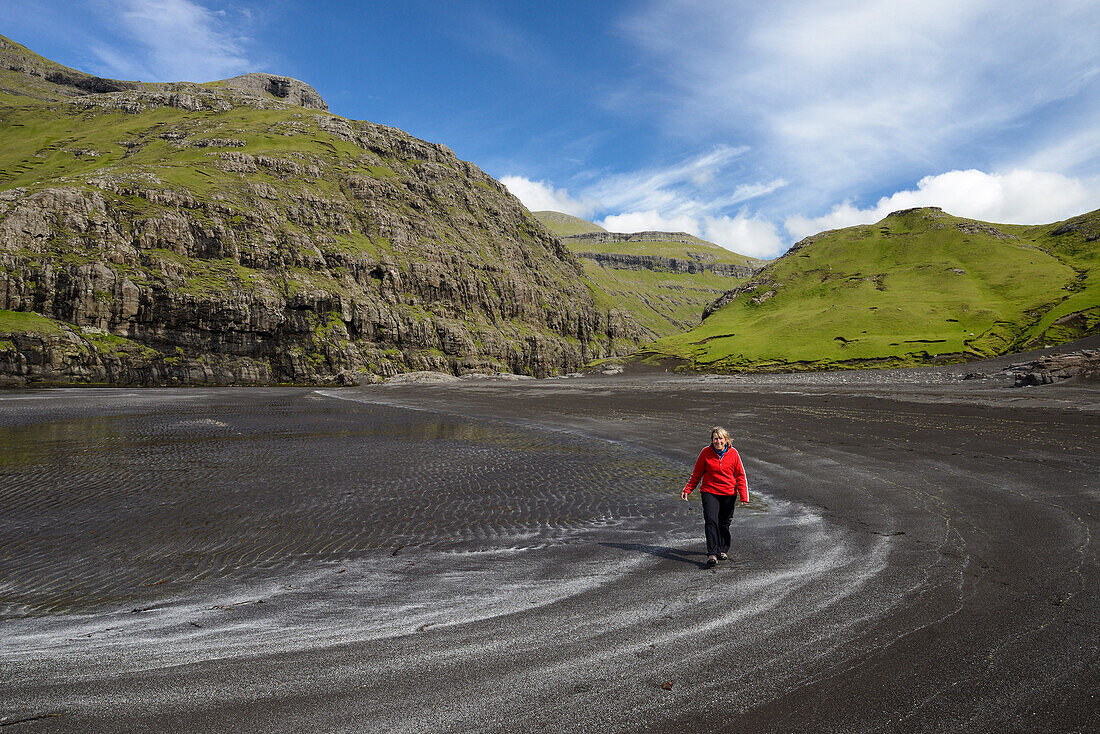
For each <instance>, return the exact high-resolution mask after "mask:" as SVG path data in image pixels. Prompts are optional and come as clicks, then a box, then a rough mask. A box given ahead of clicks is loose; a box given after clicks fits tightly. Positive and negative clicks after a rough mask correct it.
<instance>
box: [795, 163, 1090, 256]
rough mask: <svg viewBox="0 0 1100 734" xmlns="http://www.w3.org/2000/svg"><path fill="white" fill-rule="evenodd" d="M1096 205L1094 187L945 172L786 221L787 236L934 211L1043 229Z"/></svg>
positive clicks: (1063, 179) (1045, 174) (1046, 178)
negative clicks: (867, 200)
mask: <svg viewBox="0 0 1100 734" xmlns="http://www.w3.org/2000/svg"><path fill="white" fill-rule="evenodd" d="M1097 205H1100V181H1097V180H1094V181H1091V182H1086V181H1082V180H1080V179H1077V178H1071V177H1068V176H1063V175H1062V174H1059V173H1051V172H1049V171H1031V170H1025V169H1020V170H1014V171H1009V172H1007V173H1003V174H995V173H984V172H982V171H976V170H968V171H948V172H947V173H943V174H940V175H938V176H926V177H925V178H922V179H921V180H920V181H919V182H918V183H917V187H916V189H911V190H905V191H898V192H896V193H894V194H891V195H890V196H884V197H882V198H881V199H879V200H878V203H876V204H875V205H874V206H872V207H869V208H866V209H860V208H858V207H856V206H853V205H852V204H851V203H849V202H845V203H843V204H840V205H838V206H836V207H834V208H833V210H832V211H830V212H829V213H828V214H825V215H823V216H820V217H814V218H808V217H800V216H795V217H790V218H788V219H787V220H786V223H785V225H786V228H787V231H788V232H790V234H791V235H792V236H793V237H794V238H795V239H799V238H801V237H805V236H807V235H810V234H814V233H816V232H820V231H822V230H826V229H837V228H840V227H849V226H851V225H853V224H868V223H872V222H877V221H878V220H880V219H882V218H883V217H884V216H886V215H887V214H889V213H890V212H893V211H897V210H899V209H910V208H912V207H918V206H938V207H941V208H943V210H944V211H946V212H948V213H950V214H955V215H957V216H961V217H970V218H972V219H981V220H984V221H987V222H1002V223H1005V224H1045V223H1048V222H1056V221H1059V220H1061V219H1067V218H1069V217H1071V216H1074V215H1077V214H1081V213H1083V212H1086V211H1089V210H1090V209H1093V208H1095V207H1096V206H1097Z"/></svg>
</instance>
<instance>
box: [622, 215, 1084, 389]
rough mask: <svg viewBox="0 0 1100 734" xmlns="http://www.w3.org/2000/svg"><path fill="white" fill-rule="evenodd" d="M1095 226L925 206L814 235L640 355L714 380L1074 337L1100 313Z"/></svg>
mask: <svg viewBox="0 0 1100 734" xmlns="http://www.w3.org/2000/svg"><path fill="white" fill-rule="evenodd" d="M1098 219H1100V212H1093V213H1091V214H1087V215H1083V216H1082V217H1077V218H1075V219H1073V220H1068V221H1067V222H1063V223H1059V224H1055V225H1047V226H1043V227H1019V226H1009V225H990V224H987V223H984V222H977V221H974V220H969V219H963V218H960V217H954V216H951V215H949V214H945V213H944V212H942V211H940V210H939V209H936V208H923V209H914V210H907V211H903V212H895V213H894V214H891V215H890V216H888V217H886V218H885V219H883V220H882V221H880V222H878V223H877V224H874V225H870V226H856V227H849V228H846V229H841V230H833V231H829V232H823V233H821V234H818V235H814V236H813V237H809V238H807V239H805V240H803V241H802V242H800V243H798V244H797V245H795V246H794V247H792V248H791V250H790V251H789V252H788V253H787V254H786V255H784V256H783V257H781V258H779V259H778V260H776V261H774V262H773V263H771V264H770V265H769V266H768V267H766V268H765V269H764V270H763V271H761V272H760V273H759V274H758V275H757V276H755V277H754V278H752V279H751V280H750V281H748V282H747V283H745V284H743V285H741V286H740V287H738V288H736V289H734V290H733V291H731V292H729V293H727V294H726V295H725V296H723V297H722V298H721V299H719V301H717V302H716V303H715V304H713V306H712V307H711V308H710V309H708V315H707V317H706V318H705V320H704V321H703V323H702V324H701V325H700V326H698V327H696V328H694V329H692V330H691V331H689V332H686V333H683V334H678V335H674V336H670V337H666V338H663V339H660V340H658V341H656V342H654V343H653V344H650V345H647V346H646V347H645V348H644V349H643V351H642V353H641V354H642V355H644V356H646V357H649V358H654V357H675V358H679V359H682V360H685V361H686V362H688V363H690V364H691V365H692V366H693V367H695V368H697V369H707V370H715V371H733V370H740V369H757V370H761V369H763V370H767V369H792V368H795V369H798V368H805V369H827V368H830V367H840V366H872V365H876V366H877V365H899V366H900V365H913V364H922V363H927V362H929V361H933V360H936V361H946V360H953V361H960V360H965V359H976V358H981V357H988V356H993V355H997V354H1004V353H1006V352H1010V351H1015V350H1018V349H1021V348H1024V347H1027V346H1029V345H1032V344H1035V343H1037V342H1039V343H1041V342H1048V341H1049V342H1051V343H1054V342H1061V341H1065V340H1067V339H1071V338H1076V337H1077V336H1080V335H1083V334H1084V333H1089V332H1093V331H1095V330H1096V329H1097V322H1098V316H1100V314H1098V310H1097V296H1098V295H1100V288H1098V287H1097V283H1096V278H1097V277H1098V275H1100V273H1098V270H1097V267H1096V265H1097V249H1098V241H1097V239H1096V235H1097V228H1098ZM1090 238H1091V239H1090Z"/></svg>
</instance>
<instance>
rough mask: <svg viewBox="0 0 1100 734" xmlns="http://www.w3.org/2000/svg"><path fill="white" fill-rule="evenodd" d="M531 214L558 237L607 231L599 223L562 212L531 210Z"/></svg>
mask: <svg viewBox="0 0 1100 734" xmlns="http://www.w3.org/2000/svg"><path fill="white" fill-rule="evenodd" d="M531 214H532V215H533V216H534V217H535V219H537V220H539V222H541V223H542V226H544V227H546V228H547V229H548V230H550V232H551V233H553V234H555V235H557V236H558V237H565V236H567V235H571V234H585V233H588V232H606V231H607V230H606V229H604V228H603V227H601V226H600V225H598V224H595V223H593V222H589V221H588V220H587V219H581V218H580V217H574V216H573V215H571V214H565V213H564V212H554V211H541V212H531Z"/></svg>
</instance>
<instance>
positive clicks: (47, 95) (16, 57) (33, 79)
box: [0, 36, 328, 112]
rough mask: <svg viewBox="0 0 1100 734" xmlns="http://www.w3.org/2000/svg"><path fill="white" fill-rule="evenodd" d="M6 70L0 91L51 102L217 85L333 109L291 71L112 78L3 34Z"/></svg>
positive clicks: (0, 57) (0, 58) (1, 57)
mask: <svg viewBox="0 0 1100 734" xmlns="http://www.w3.org/2000/svg"><path fill="white" fill-rule="evenodd" d="M0 70H2V71H0V92H6V93H8V94H17V95H20V96H25V97H31V98H33V99H39V100H43V101H46V102H56V101H61V100H64V99H66V98H72V97H83V96H85V95H91V94H111V93H119V92H123V93H126V92H130V93H139V94H140V93H158V92H159V93H168V94H181V93H182V94H186V93H192V94H203V93H207V92H209V91H211V90H216V89H222V90H225V89H232V90H236V91H239V92H243V93H244V94H245V95H248V96H249V97H253V98H255V99H256V100H268V101H279V102H282V103H285V104H289V105H294V106H296V107H305V108H307V109H313V110H322V111H325V112H327V111H328V104H327V103H326V102H325V100H324V99H323V98H322V97H321V95H320V93H318V91H317V90H316V89H314V88H313V87H311V86H310V85H308V84H306V83H305V82H302V81H298V80H297V79H292V78H290V77H287V76H279V75H277V74H267V73H250V74H242V75H240V76H235V77H233V78H231V79H222V80H221V81H214V82H206V83H201V84H200V83H196V82H135V81H123V80H120V79H107V78H104V77H99V76H95V75H93V74H87V73H85V72H83V71H78V70H76V69H70V68H69V67H68V66H62V65H61V64H59V63H57V62H56V61H50V60H49V59H46V58H43V57H42V56H39V55H38V54H36V53H34V52H33V51H31V50H30V49H28V48H27V47H26V46H23V45H21V44H18V43H16V42H15V41H12V40H11V39H9V38H4V37H3V36H0ZM169 106H175V105H169ZM259 106H263V105H259Z"/></svg>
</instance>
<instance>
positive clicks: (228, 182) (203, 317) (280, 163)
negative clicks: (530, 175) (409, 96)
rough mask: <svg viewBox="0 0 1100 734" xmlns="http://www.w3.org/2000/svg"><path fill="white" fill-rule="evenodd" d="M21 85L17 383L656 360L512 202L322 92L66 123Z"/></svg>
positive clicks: (224, 89) (3, 219)
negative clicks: (636, 351) (635, 357)
mask: <svg viewBox="0 0 1100 734" xmlns="http://www.w3.org/2000/svg"><path fill="white" fill-rule="evenodd" d="M12 46H18V45H17V44H11V43H10V42H9V52H10V47H12ZM18 48H22V47H18ZM14 66H18V65H17V64H14V63H9V64H8V71H7V74H8V76H6V77H4V79H5V81H6V84H5V85H4V89H5V91H6V92H7V94H6V95H0V113H2V122H0V130H3V136H4V139H5V141H6V145H5V146H4V150H3V151H0V309H3V311H0V379H2V380H4V381H6V382H8V383H12V382H15V383H20V382H27V381H34V380H37V379H45V380H51V381H59V382H81V381H90V382H107V383H140V384H159V383H186V384H210V383H214V384H236V383H258V384H264V383H275V382H307V383H316V382H331V381H343V382H351V381H357V380H360V379H369V378H370V376H372V375H391V374H394V373H397V372H400V371H406V370H415V369H439V370H447V371H451V372H455V373H462V372H470V371H497V370H505V371H511V372H518V373H525V374H532V375H539V376H542V375H547V374H552V373H555V372H561V371H569V370H574V369H576V368H578V367H580V366H581V365H582V364H584V363H585V362H587V361H589V360H591V359H595V358H599V357H605V356H610V355H614V354H623V353H626V352H628V351H630V350H631V349H632V348H633V347H634V345H635V344H636V343H637V341H638V339H639V338H640V336H641V333H642V332H641V329H640V328H639V327H638V326H637V324H636V323H635V322H634V321H633V319H632V318H631V317H630V316H629V315H627V314H625V313H622V312H618V311H615V310H613V309H607V308H605V309H600V308H597V306H596V305H595V302H594V301H593V297H592V294H591V293H590V292H589V290H588V289H587V288H586V287H585V286H584V284H583V283H582V281H581V273H582V271H581V268H580V265H579V263H578V261H577V260H576V258H575V257H574V256H573V255H572V254H571V253H570V252H569V251H568V250H567V249H566V248H565V247H564V246H562V245H561V244H560V242H558V241H557V240H555V239H554V238H553V237H552V236H550V235H549V234H548V233H547V232H546V231H545V230H544V229H543V228H542V227H541V226H539V225H538V223H537V222H535V221H534V220H533V219H532V218H531V216H530V214H529V213H528V212H527V211H526V210H525V209H524V208H523V206H522V205H521V204H520V203H519V201H518V200H516V199H515V198H514V197H512V196H511V195H509V194H508V193H507V191H506V190H505V189H504V188H503V186H501V185H500V184H499V183H497V182H496V181H495V180H493V179H492V178H490V177H489V176H487V175H486V174H484V173H483V172H482V171H481V170H480V169H478V168H477V167H476V166H474V165H472V164H470V163H467V162H464V161H460V160H459V159H458V158H456V157H455V155H454V154H453V153H452V152H451V151H450V150H449V149H447V148H445V147H444V146H441V145H433V144H430V143H426V142H424V141H421V140H417V139H416V138H413V137H412V136H410V135H408V134H406V133H404V132H402V131H400V130H396V129H393V128H388V127H384V126H381V125H374V124H371V123H366V122H354V121H349V120H345V119H343V118H340V117H336V116H334V115H330V114H327V113H325V112H323V110H324V109H325V106H324V102H323V100H321V99H320V96H319V95H316V92H315V91H314V90H312V88H310V87H308V85H304V84H301V83H300V82H295V81H294V80H286V79H285V78H283V77H273V76H271V75H246V77H245V78H241V77H238V78H236V79H233V80H227V81H225V82H218V83H213V84H208V85H168V86H169V87H173V88H163V87H164V86H165V85H138V84H137V83H129V82H119V83H117V85H114V86H118V85H134V86H133V87H129V86H126V87H123V88H120V89H115V88H114V87H112V86H111V85H108V87H111V89H112V91H106V92H87V91H86V90H85V92H84V93H81V94H79V95H77V96H75V97H71V98H67V99H62V100H58V99H56V98H50V97H49V95H46V94H43V93H35V94H26V95H19V96H16V95H14V94H12V93H13V92H19V91H20V89H21V88H20V86H19V84H18V83H16V82H17V81H18V79H15V81H13V78H14V77H13V76H12V74H13V71H12V67H14ZM27 66H30V67H32V68H38V67H39V66H41V64H38V66H34V65H33V64H30V63H29V62H28V64H27ZM61 68H62V69H63V68H64V67H61ZM19 73H22V72H19ZM44 73H49V72H48V71H47V72H44ZM85 76H86V75H85ZM28 78H29V79H30V81H29V82H28V88H31V89H32V90H38V92H41V90H42V89H43V87H42V84H41V82H42V81H43V79H44V77H43V76H34V75H33V74H32V75H29V76H28ZM101 81H105V82H112V81H113V80H101ZM283 82H285V84H284V83H283ZM89 83H90V82H89ZM311 95H316V99H314V98H313V97H312V96H311ZM32 97H36V98H32ZM303 103H308V104H310V105H311V106H312V107H313V109H305V108H303V107H301V106H299V105H301V104H303ZM8 141H14V142H13V143H12V144H7V143H8Z"/></svg>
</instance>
